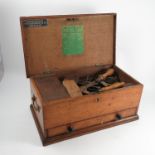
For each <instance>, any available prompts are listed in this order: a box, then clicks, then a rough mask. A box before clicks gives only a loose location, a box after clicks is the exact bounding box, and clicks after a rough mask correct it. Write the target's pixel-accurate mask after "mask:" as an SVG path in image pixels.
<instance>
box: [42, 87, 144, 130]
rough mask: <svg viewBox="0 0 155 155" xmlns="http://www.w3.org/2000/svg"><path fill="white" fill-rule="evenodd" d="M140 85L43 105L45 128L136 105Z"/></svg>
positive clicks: (139, 93)
mask: <svg viewBox="0 0 155 155" xmlns="http://www.w3.org/2000/svg"><path fill="white" fill-rule="evenodd" d="M141 91H142V87H141V86H139V85H138V86H134V87H128V88H125V89H115V90H112V91H108V92H105V93H101V94H96V95H90V96H89V95H88V96H82V97H80V98H73V99H70V100H67V101H65V102H57V103H54V104H51V105H48V104H47V106H45V107H44V125H45V128H46V129H49V128H53V127H57V126H61V125H65V124H69V123H72V122H77V121H81V120H85V119H89V118H92V117H97V116H101V115H105V114H109V113H114V112H117V111H122V110H126V109H129V108H136V107H138V104H139V100H140V96H141Z"/></svg>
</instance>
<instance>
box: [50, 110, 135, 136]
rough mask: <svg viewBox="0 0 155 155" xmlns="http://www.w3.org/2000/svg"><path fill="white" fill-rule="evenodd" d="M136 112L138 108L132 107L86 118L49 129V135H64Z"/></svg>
mask: <svg viewBox="0 0 155 155" xmlns="http://www.w3.org/2000/svg"><path fill="white" fill-rule="evenodd" d="M136 112H137V108H131V109H128V110H124V111H120V112H118V113H112V114H107V115H102V116H98V117H94V118H91V119H86V120H83V121H79V122H74V123H71V124H67V125H63V126H59V127H55V128H52V129H48V137H52V136H57V135H62V134H70V133H72V132H76V131H78V130H80V129H84V128H88V127H91V126H95V125H99V124H103V123H107V122H111V121H117V120H119V119H123V118H126V117H129V116H133V115H135V114H136Z"/></svg>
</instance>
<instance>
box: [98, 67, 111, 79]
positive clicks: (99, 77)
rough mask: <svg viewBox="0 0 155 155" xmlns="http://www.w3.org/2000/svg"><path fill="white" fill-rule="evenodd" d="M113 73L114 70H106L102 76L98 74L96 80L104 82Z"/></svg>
mask: <svg viewBox="0 0 155 155" xmlns="http://www.w3.org/2000/svg"><path fill="white" fill-rule="evenodd" d="M113 73H114V69H113V68H110V69H108V70H107V71H106V72H105V73H104V74H100V75H99V76H98V78H97V81H101V80H105V79H106V78H107V77H108V76H111V75H112V74H113Z"/></svg>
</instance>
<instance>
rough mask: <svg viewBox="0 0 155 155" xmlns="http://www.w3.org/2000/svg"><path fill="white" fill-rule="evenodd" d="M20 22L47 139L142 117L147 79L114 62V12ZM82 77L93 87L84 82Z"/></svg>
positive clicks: (36, 112) (34, 107)
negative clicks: (143, 91)
mask: <svg viewBox="0 0 155 155" xmlns="http://www.w3.org/2000/svg"><path fill="white" fill-rule="evenodd" d="M20 22H21V31H22V40H23V49H24V57H25V66H26V73H27V77H28V78H29V79H30V83H31V92H32V104H31V106H30V107H31V111H32V114H33V118H34V120H35V123H36V126H37V128H38V131H39V134H40V137H41V140H42V143H43V145H48V144H51V143H55V142H58V141H62V140H65V139H69V138H72V137H76V136H80V135H83V134H86V133H90V132H93V131H97V130H101V129H104V128H108V127H112V126H115V125H119V124H122V123H126V122H130V121H133V120H136V119H138V115H137V111H138V106H139V101H140V98H141V94H142V88H143V85H142V84H141V83H139V82H138V81H137V80H135V79H134V78H132V77H131V76H130V75H128V74H127V73H125V72H124V71H123V70H121V69H120V68H119V67H117V66H116V64H115V38H116V14H115V13H109V14H82V15H61V16H36V17H21V18H20ZM109 71H112V73H110V72H109ZM108 72H109V73H110V74H111V75H110V74H108ZM95 75H96V76H97V77H96V78H94V77H95ZM105 75H106V77H104V76H105ZM114 75H117V77H114ZM110 76H112V77H110ZM83 77H84V82H85V83H89V84H91V87H88V85H89V84H84V86H81V85H82V84H81V83H80V82H81V81H80V79H81V78H83ZM90 77H91V78H94V79H95V80H94V81H95V82H94V81H93V80H92V81H91V80H88V79H89V78H90ZM101 78H102V79H101ZM107 78H109V79H108V80H110V78H111V79H112V80H115V79H114V78H116V79H118V81H117V80H116V81H115V82H113V83H112V84H109V83H108V81H107ZM98 79H99V80H100V79H101V80H100V81H99V80H98ZM79 81H80V82H79ZM82 82H83V81H82ZM79 83H80V84H79ZM92 83H93V85H92ZM94 83H95V84H94ZM98 83H99V84H100V85H101V84H103V87H102V88H100V87H99V86H100V85H99V84H98ZM83 88H85V89H83Z"/></svg>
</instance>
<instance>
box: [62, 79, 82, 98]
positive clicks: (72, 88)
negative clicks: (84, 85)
mask: <svg viewBox="0 0 155 155" xmlns="http://www.w3.org/2000/svg"><path fill="white" fill-rule="evenodd" d="M63 86H64V87H65V88H66V90H67V92H68V94H69V95H70V97H78V96H82V93H81V90H80V87H79V86H78V85H77V84H76V81H75V80H68V79H64V80H63Z"/></svg>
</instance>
